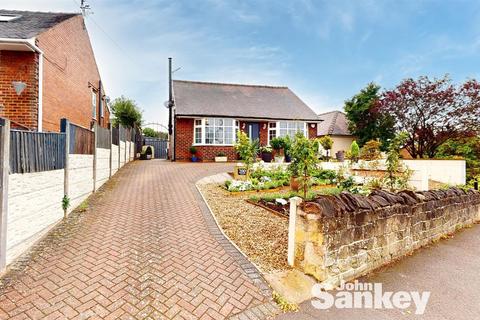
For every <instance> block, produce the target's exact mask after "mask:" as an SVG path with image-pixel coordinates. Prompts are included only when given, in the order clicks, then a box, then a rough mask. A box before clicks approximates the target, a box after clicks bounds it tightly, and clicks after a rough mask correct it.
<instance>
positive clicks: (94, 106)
mask: <svg viewBox="0 0 480 320" xmlns="http://www.w3.org/2000/svg"><path fill="white" fill-rule="evenodd" d="M92 118H93V119H97V93H96V92H95V91H92Z"/></svg>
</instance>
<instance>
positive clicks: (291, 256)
mask: <svg viewBox="0 0 480 320" xmlns="http://www.w3.org/2000/svg"><path fill="white" fill-rule="evenodd" d="M300 203H302V199H301V198H300V197H293V198H291V199H290V214H289V215H288V257H287V262H288V265H289V266H293V265H294V263H295V231H296V223H297V207H298V205H299V204H300Z"/></svg>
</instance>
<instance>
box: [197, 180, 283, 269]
mask: <svg viewBox="0 0 480 320" xmlns="http://www.w3.org/2000/svg"><path fill="white" fill-rule="evenodd" d="M199 188H200V190H201V192H202V194H203V196H204V197H205V199H206V200H207V202H208V205H209V206H210V208H211V209H212V211H213V213H214V215H215V217H216V219H217V221H218V223H219V224H220V226H221V228H222V229H223V231H224V232H225V234H226V235H227V236H228V237H229V238H230V239H231V240H232V241H233V242H234V243H235V244H236V245H237V246H238V247H239V248H240V249H241V250H242V252H243V253H244V254H246V255H247V256H248V258H249V259H250V260H251V261H252V262H253V263H255V264H256V265H257V266H258V267H259V268H260V269H261V271H262V272H266V273H270V272H274V271H281V270H285V269H288V268H289V266H288V264H287V247H288V220H287V219H285V218H282V217H279V216H277V215H275V214H274V213H272V212H269V211H267V210H265V209H262V208H260V207H258V206H255V205H253V204H250V203H247V202H246V201H245V199H248V198H249V197H250V196H251V194H246V195H231V194H230V193H229V192H228V191H226V190H225V189H223V188H222V187H221V186H220V185H218V184H204V185H199ZM277 193H278V191H277Z"/></svg>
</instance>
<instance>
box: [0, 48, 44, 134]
mask: <svg viewBox="0 0 480 320" xmlns="http://www.w3.org/2000/svg"><path fill="white" fill-rule="evenodd" d="M13 81H22V82H24V83H26V84H27V87H26V88H25V89H24V91H23V92H22V94H21V95H17V93H16V92H15V89H14V87H13V84H12V82H13ZM37 106H38V54H37V53H33V52H19V51H0V116H1V117H6V118H9V119H11V120H12V121H13V123H12V127H14V128H22V127H21V126H18V125H16V124H15V123H19V124H22V125H23V126H25V127H27V128H32V129H36V128H37V125H38V110H37ZM27 128H23V129H27Z"/></svg>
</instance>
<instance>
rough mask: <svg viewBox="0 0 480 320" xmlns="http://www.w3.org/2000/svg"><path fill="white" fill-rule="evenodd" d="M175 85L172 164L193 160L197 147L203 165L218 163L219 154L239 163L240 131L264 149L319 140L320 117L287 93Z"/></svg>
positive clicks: (226, 86)
mask: <svg viewBox="0 0 480 320" xmlns="http://www.w3.org/2000/svg"><path fill="white" fill-rule="evenodd" d="M172 85H173V98H174V115H173V117H174V119H173V124H174V133H173V135H172V137H171V140H170V158H171V159H173V160H188V159H190V157H191V155H190V152H189V148H190V147H191V146H192V145H193V146H196V148H197V156H198V157H199V158H200V159H202V160H204V161H205V160H206V161H210V160H213V159H214V158H215V156H216V155H217V154H218V153H219V152H223V153H225V154H226V155H227V157H228V159H229V160H234V159H237V155H236V152H235V150H234V148H233V144H234V143H235V140H236V132H237V131H238V130H242V131H244V132H246V133H247V135H249V137H251V138H254V139H257V138H258V139H259V141H260V144H261V145H269V143H270V139H272V138H273V137H278V136H285V135H287V134H289V135H291V136H293V135H294V134H295V133H296V132H297V131H301V132H303V133H304V134H305V135H307V136H308V137H310V138H315V137H316V136H317V124H318V122H320V120H319V119H318V116H317V115H316V114H315V112H314V111H313V110H312V109H310V108H309V107H308V106H307V105H306V104H305V103H304V102H303V101H302V100H300V98H298V97H297V96H296V95H295V94H294V93H293V92H292V91H291V90H290V89H288V88H287V87H273V86H261V85H243V84H227V83H209V82H198V81H181V80H174V81H173V84H172Z"/></svg>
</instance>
